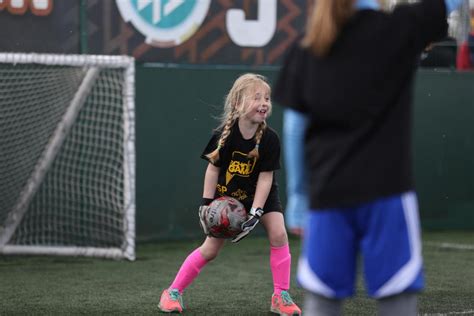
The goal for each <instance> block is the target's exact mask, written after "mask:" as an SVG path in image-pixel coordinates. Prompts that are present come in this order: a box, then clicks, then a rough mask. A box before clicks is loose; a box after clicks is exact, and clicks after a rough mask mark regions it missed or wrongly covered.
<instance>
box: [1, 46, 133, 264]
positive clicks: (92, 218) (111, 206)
mask: <svg viewBox="0 0 474 316" xmlns="http://www.w3.org/2000/svg"><path fill="white" fill-rule="evenodd" d="M134 113H135V109H134V60H133V58H131V57H125V56H91V55H47V54H17V53H3V54H2V53H0V254H55V255H72V256H75V255H79V256H97V257H107V258H126V259H129V260H134V259H135V117H134Z"/></svg>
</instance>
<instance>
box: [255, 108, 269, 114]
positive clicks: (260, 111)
mask: <svg viewBox="0 0 474 316" xmlns="http://www.w3.org/2000/svg"><path fill="white" fill-rule="evenodd" d="M257 112H258V113H260V114H266V113H267V110H264V109H261V110H257Z"/></svg>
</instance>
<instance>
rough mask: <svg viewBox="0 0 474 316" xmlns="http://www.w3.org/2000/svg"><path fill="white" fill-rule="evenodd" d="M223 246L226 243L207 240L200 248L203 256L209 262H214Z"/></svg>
mask: <svg viewBox="0 0 474 316" xmlns="http://www.w3.org/2000/svg"><path fill="white" fill-rule="evenodd" d="M223 246H224V243H223V241H222V240H216V239H210V238H207V239H206V241H204V243H203V244H202V245H201V247H200V251H201V255H202V256H203V257H204V259H206V260H207V261H211V260H214V259H215V258H216V257H217V255H218V254H219V252H220V250H221V249H222V247H223Z"/></svg>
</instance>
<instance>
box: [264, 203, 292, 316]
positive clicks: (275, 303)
mask: <svg viewBox="0 0 474 316" xmlns="http://www.w3.org/2000/svg"><path fill="white" fill-rule="evenodd" d="M262 224H263V226H264V227H265V230H266V231H267V235H268V239H269V241H270V268H271V270H272V276H273V296H272V305H271V311H272V312H274V313H279V314H283V315H300V314H301V310H300V308H299V307H298V306H297V305H296V304H295V303H294V302H293V300H292V299H291V297H290V295H289V293H288V290H289V288H290V274H291V254H290V247H289V245H288V235H287V234H286V229H285V221H284V219H283V214H282V213H280V212H270V213H265V214H264V215H263V216H262Z"/></svg>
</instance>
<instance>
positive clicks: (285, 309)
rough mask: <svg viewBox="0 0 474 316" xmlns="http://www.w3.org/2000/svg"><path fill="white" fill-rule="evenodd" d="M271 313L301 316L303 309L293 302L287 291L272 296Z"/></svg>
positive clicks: (283, 315) (282, 315) (284, 315)
mask: <svg viewBox="0 0 474 316" xmlns="http://www.w3.org/2000/svg"><path fill="white" fill-rule="evenodd" d="M270 311H271V312H272V313H275V314H278V315H281V316H299V315H301V309H300V308H299V307H298V306H297V305H296V304H295V303H294V302H293V300H292V299H291V296H290V293H288V292H287V291H281V294H280V295H276V294H273V295H272V306H271V307H270Z"/></svg>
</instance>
